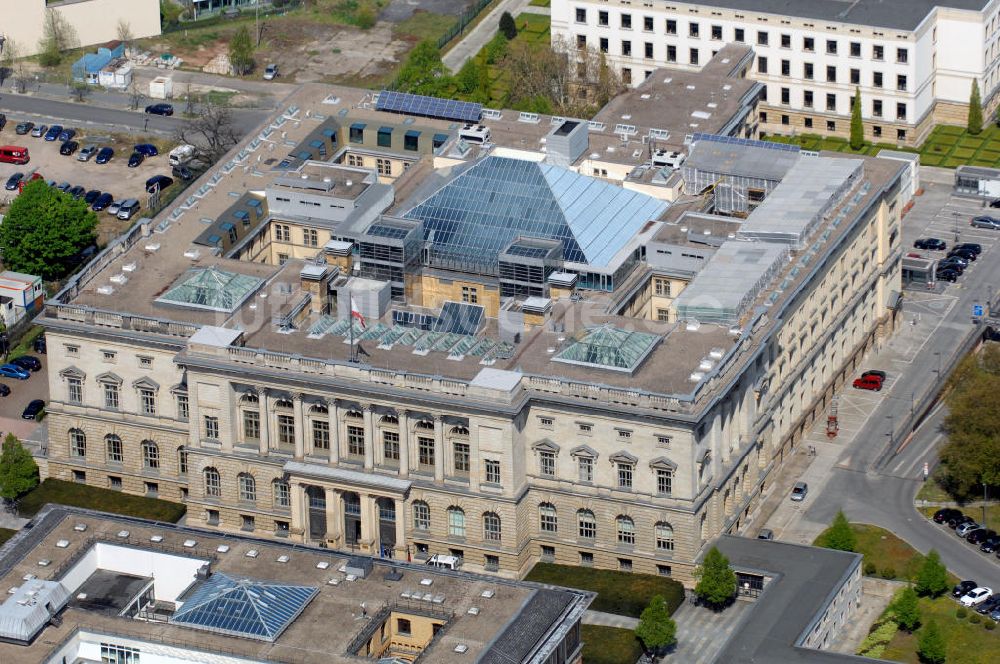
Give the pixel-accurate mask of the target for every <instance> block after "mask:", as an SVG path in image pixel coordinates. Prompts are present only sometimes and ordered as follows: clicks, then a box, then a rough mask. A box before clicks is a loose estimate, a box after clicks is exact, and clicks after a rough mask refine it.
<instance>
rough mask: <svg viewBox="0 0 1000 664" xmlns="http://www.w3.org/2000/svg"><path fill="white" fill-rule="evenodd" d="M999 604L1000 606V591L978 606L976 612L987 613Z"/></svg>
mask: <svg viewBox="0 0 1000 664" xmlns="http://www.w3.org/2000/svg"><path fill="white" fill-rule="evenodd" d="M998 606H1000V593H993V594H992V595H990V596H989V598H988V599H987V600H986V601H985V602H983V603H982V604H980V605H979V606H977V607H976V613H981V614H983V615H986V614H987V613H990V612H991V611H993V609H995V608H997V607H998Z"/></svg>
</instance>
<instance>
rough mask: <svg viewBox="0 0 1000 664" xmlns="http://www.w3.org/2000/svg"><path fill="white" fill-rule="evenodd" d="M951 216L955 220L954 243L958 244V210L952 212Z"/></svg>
mask: <svg viewBox="0 0 1000 664" xmlns="http://www.w3.org/2000/svg"><path fill="white" fill-rule="evenodd" d="M951 216H952V218H953V219H954V220H955V244H958V217H959V216H960V214H959V213H958V212H952V213H951Z"/></svg>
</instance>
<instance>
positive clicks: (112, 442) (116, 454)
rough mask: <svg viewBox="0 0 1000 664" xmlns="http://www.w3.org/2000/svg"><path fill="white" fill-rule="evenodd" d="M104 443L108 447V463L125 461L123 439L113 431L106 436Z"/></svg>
mask: <svg viewBox="0 0 1000 664" xmlns="http://www.w3.org/2000/svg"><path fill="white" fill-rule="evenodd" d="M104 443H105V445H106V447H107V449H108V463H124V462H125V452H124V451H123V450H122V439H121V438H119V437H118V436H116V435H114V434H113V433H109V434H108V435H107V436H105V437H104Z"/></svg>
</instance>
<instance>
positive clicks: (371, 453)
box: [364, 406, 375, 470]
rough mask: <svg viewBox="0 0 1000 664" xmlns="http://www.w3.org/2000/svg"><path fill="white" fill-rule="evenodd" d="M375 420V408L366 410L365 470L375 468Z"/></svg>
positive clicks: (371, 407)
mask: <svg viewBox="0 0 1000 664" xmlns="http://www.w3.org/2000/svg"><path fill="white" fill-rule="evenodd" d="M374 419H375V406H368V407H367V408H365V410H364V421H365V470H371V469H372V468H374V467H375V426H374V424H372V420H374Z"/></svg>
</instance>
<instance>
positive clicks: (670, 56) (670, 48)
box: [667, 44, 677, 62]
mask: <svg viewBox="0 0 1000 664" xmlns="http://www.w3.org/2000/svg"><path fill="white" fill-rule="evenodd" d="M667 62H677V47H676V46H674V45H673V44H667Z"/></svg>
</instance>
